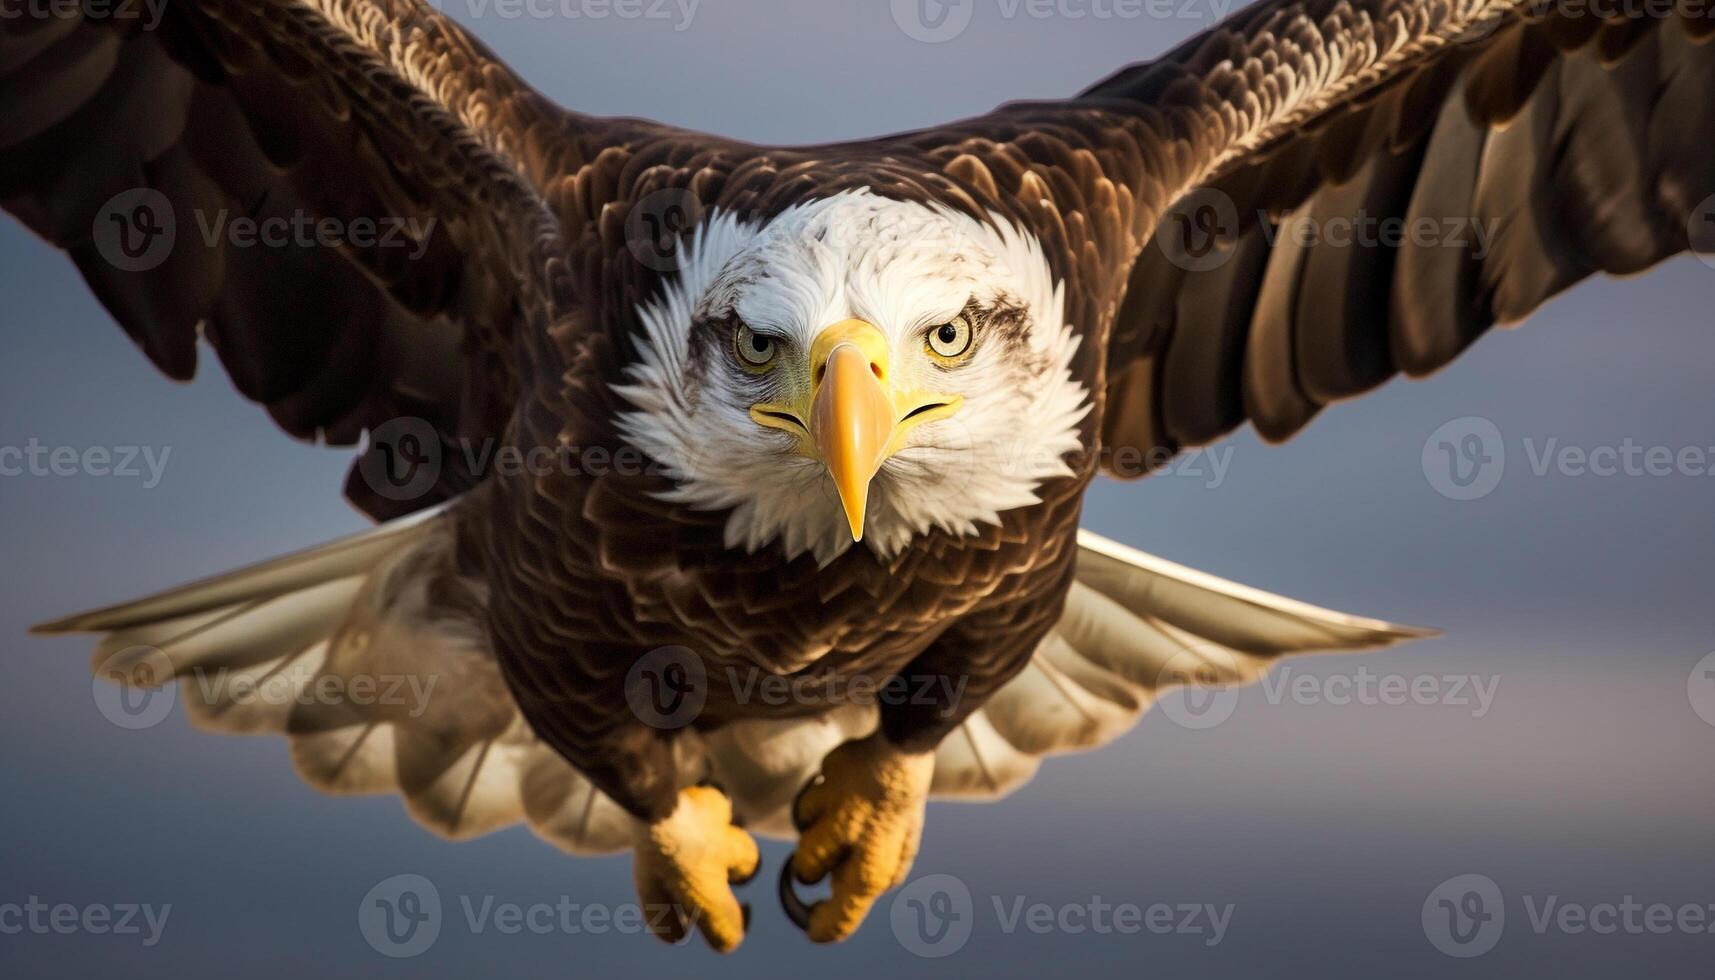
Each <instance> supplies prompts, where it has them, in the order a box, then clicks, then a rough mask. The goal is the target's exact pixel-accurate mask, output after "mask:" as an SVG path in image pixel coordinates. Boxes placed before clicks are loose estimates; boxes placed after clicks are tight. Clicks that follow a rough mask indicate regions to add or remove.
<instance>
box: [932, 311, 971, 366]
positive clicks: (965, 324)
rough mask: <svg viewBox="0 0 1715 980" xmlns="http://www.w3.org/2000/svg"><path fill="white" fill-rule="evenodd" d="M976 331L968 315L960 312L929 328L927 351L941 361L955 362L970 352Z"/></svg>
mask: <svg viewBox="0 0 1715 980" xmlns="http://www.w3.org/2000/svg"><path fill="white" fill-rule="evenodd" d="M975 338H976V331H975V330H973V329H972V328H971V320H970V317H968V316H966V315H965V314H963V313H961V314H959V315H958V316H956V317H954V318H953V319H951V320H949V321H947V322H946V323H943V324H941V325H940V326H936V327H931V328H929V338H928V347H929V353H931V354H933V355H935V357H936V359H938V360H941V361H943V362H956V361H958V360H960V359H961V358H963V357H964V356H965V355H966V354H969V353H970V350H971V342H972V341H973V340H974V339H975Z"/></svg>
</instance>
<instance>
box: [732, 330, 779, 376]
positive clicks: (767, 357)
mask: <svg viewBox="0 0 1715 980" xmlns="http://www.w3.org/2000/svg"><path fill="white" fill-rule="evenodd" d="M733 350H734V352H735V353H737V354H738V363H739V366H740V367H742V368H744V369H745V370H746V371H749V372H750V373H752V374H761V373H762V372H764V371H766V370H768V369H769V368H770V367H771V366H773V364H774V358H775V356H776V355H778V354H779V353H780V342H779V341H777V340H775V339H774V338H773V337H770V336H768V335H767V334H761V333H757V332H756V331H754V330H752V329H750V328H749V327H747V326H745V325H744V324H742V323H741V324H739V326H738V331H737V333H735V334H734V335H733Z"/></svg>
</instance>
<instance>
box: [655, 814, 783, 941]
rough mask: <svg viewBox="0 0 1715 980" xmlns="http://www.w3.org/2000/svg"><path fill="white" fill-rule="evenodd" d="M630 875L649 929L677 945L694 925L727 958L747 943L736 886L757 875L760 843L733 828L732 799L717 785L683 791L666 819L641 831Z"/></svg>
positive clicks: (744, 920) (744, 911)
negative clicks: (717, 787)
mask: <svg viewBox="0 0 1715 980" xmlns="http://www.w3.org/2000/svg"><path fill="white" fill-rule="evenodd" d="M634 854H635V858H634V861H633V866H632V873H633V876H634V878H635V879H636V882H637V894H638V897H639V898H641V899H642V900H643V913H644V921H645V922H646V923H648V925H649V931H650V932H652V933H654V934H655V935H656V936H658V937H660V938H661V939H664V940H666V941H667V942H678V941H679V940H681V939H683V938H685V936H686V935H687V934H689V932H690V929H691V927H692V926H695V927H696V928H697V929H699V930H700V931H701V932H702V934H703V938H704V939H707V940H708V942H709V945H710V946H713V947H714V948H715V949H716V950H718V951H720V952H722V953H730V952H732V951H733V950H734V949H736V948H737V947H738V944H739V943H740V942H742V941H743V940H744V929H745V925H746V924H747V919H748V915H747V914H746V913H747V910H746V909H745V907H744V906H742V905H740V904H739V901H738V898H737V897H736V896H735V895H733V892H732V886H733V884H734V883H738V882H743V881H748V880H749V879H750V878H752V877H753V876H755V874H756V871H757V867H758V865H759V862H760V861H761V856H760V855H759V854H758V852H757V849H756V841H755V840H754V839H753V838H752V837H751V836H750V835H749V834H747V833H745V832H744V831H743V830H740V829H739V828H737V827H735V826H733V825H732V801H731V800H729V799H727V796H726V794H725V793H722V792H721V791H720V790H718V789H715V788H714V787H712V786H693V787H691V788H689V789H685V790H681V791H680V793H679V801H678V805H677V806H676V807H674V809H673V812H672V813H671V814H669V815H668V816H667V817H666V818H665V819H662V820H659V821H657V822H655V823H652V824H647V825H643V826H642V830H641V832H640V833H639V834H638V837H637V842H636V845H635V848H634Z"/></svg>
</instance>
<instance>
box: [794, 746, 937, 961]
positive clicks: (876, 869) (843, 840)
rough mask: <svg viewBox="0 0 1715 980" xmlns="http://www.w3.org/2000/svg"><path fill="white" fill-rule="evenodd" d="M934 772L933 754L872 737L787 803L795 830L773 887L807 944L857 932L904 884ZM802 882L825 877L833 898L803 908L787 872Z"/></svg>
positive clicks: (833, 760)
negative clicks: (794, 844) (871, 912)
mask: <svg viewBox="0 0 1715 980" xmlns="http://www.w3.org/2000/svg"><path fill="white" fill-rule="evenodd" d="M934 775H935V755H934V753H933V752H923V753H911V752H905V751H902V750H901V749H899V748H897V747H895V746H894V745H893V744H892V743H890V742H889V741H888V740H887V738H886V737H885V736H884V735H882V734H880V733H877V734H875V735H871V736H869V737H868V738H863V739H858V740H856V741H852V742H847V743H845V744H844V745H841V746H839V747H838V748H836V749H834V750H833V751H832V752H829V753H828V755H827V758H825V759H823V760H822V773H821V777H820V778H819V779H818V780H816V781H814V782H812V783H810V785H808V786H806V787H805V788H804V791H803V792H801V793H800V794H799V795H798V800H797V802H796V803H794V804H793V808H792V811H793V812H792V820H793V823H795V824H796V825H797V826H798V827H799V828H800V831H801V833H800V835H799V838H798V849H797V850H796V851H794V852H793V854H792V860H791V861H790V862H788V864H787V869H786V872H783V873H782V876H781V883H780V899H781V904H782V905H784V906H785V909H786V915H787V917H788V918H790V919H791V920H792V921H793V922H794V923H796V924H797V925H798V927H799V928H801V929H803V930H804V932H805V933H806V934H807V935H808V936H809V937H810V939H811V940H812V941H814V942H818V943H831V942H838V941H840V940H842V939H845V938H846V937H847V936H850V935H851V934H852V933H854V932H856V931H857V928H858V926H859V925H861V924H862V923H863V920H864V916H866V915H868V914H869V909H870V906H871V905H874V904H875V900H876V899H877V898H879V897H880V896H881V894H882V892H885V891H887V890H888V889H890V888H893V887H896V886H898V885H900V884H902V883H903V882H904V881H905V876H906V875H907V874H908V873H910V871H911V862H912V860H913V859H915V858H916V856H917V845H918V843H919V842H920V841H921V840H922V837H923V809H924V805H925V804H926V803H927V802H928V799H929V783H930V781H931V780H932V779H933V777H934ZM788 872H789V873H790V875H791V876H792V877H796V878H797V879H798V880H799V881H800V882H803V883H804V884H807V885H808V884H814V883H816V882H818V881H821V880H822V879H823V878H827V877H828V876H830V875H832V884H831V891H832V893H831V894H830V895H829V896H828V897H827V898H826V899H823V900H822V901H819V902H816V903H815V904H813V905H810V906H808V907H806V906H805V904H804V902H803V901H802V900H801V899H799V898H798V896H797V894H796V893H795V892H794V891H793V890H792V885H791V882H790V881H788V880H786V875H787V873H788Z"/></svg>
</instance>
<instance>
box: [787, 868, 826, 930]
mask: <svg viewBox="0 0 1715 980" xmlns="http://www.w3.org/2000/svg"><path fill="white" fill-rule="evenodd" d="M820 904H822V903H820V902H815V903H810V904H806V903H805V901H804V900H803V899H802V898H799V897H798V893H797V892H796V891H794V890H793V888H792V862H791V861H790V860H788V861H787V862H786V864H785V866H784V867H782V868H781V869H780V907H781V908H782V909H783V910H785V912H786V918H787V919H788V920H790V921H791V923H792V924H793V925H795V926H797V927H798V929H799V931H801V932H803V933H805V934H808V933H809V931H810V913H812V912H814V911H816V906H817V905H820Z"/></svg>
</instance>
